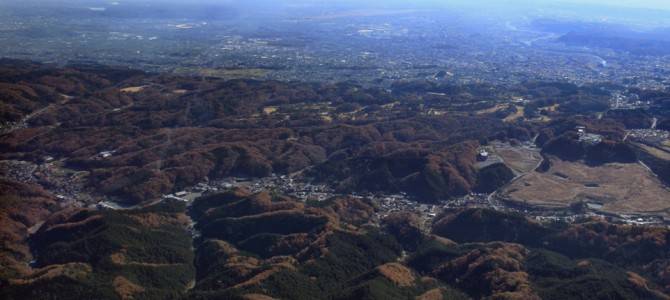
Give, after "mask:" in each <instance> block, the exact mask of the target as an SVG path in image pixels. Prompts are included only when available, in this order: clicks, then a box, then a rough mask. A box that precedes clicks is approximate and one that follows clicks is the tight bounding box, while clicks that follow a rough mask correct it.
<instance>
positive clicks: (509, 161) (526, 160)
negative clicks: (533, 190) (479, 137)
mask: <svg viewBox="0 0 670 300" xmlns="http://www.w3.org/2000/svg"><path fill="white" fill-rule="evenodd" d="M494 145H495V151H496V153H497V154H498V155H499V156H500V157H501V158H502V160H503V161H504V162H505V164H506V165H507V166H508V167H510V168H512V169H513V170H514V171H516V172H518V173H520V174H521V173H526V172H530V171H532V170H533V169H534V168H535V167H536V166H537V164H538V163H539V162H540V160H541V159H542V156H541V155H540V151H539V150H538V149H532V148H527V147H513V146H511V145H510V144H508V143H495V144H494Z"/></svg>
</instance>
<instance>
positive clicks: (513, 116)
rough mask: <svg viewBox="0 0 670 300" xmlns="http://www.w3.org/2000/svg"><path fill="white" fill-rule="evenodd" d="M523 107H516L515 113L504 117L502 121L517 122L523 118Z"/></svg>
mask: <svg viewBox="0 0 670 300" xmlns="http://www.w3.org/2000/svg"><path fill="white" fill-rule="evenodd" d="M524 109H525V107H523V106H519V105H517V106H516V113H515V114H510V115H509V116H507V117H505V118H504V119H503V121H505V122H514V121H516V120H518V119H519V118H521V117H523V113H524Z"/></svg>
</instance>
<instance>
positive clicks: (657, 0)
mask: <svg viewBox="0 0 670 300" xmlns="http://www.w3.org/2000/svg"><path fill="white" fill-rule="evenodd" d="M536 2H537V3H540V2H542V1H541V0H540V1H536ZM556 2H574V3H594V4H610V5H617V6H625V7H644V8H657V9H667V10H670V1H669V0H562V1H556Z"/></svg>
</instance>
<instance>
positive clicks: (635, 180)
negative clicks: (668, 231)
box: [499, 157, 670, 216]
mask: <svg viewBox="0 0 670 300" xmlns="http://www.w3.org/2000/svg"><path fill="white" fill-rule="evenodd" d="M551 162H552V163H553V165H552V167H551V168H550V169H549V171H547V172H545V173H539V172H531V173H528V174H527V175H525V176H523V177H521V178H519V179H518V180H516V181H515V182H513V183H512V184H511V185H509V186H507V187H505V188H503V189H502V190H501V191H500V193H499V195H500V196H502V197H503V198H506V199H508V200H511V201H515V202H520V203H524V204H528V205H535V206H541V207H547V208H565V207H569V206H570V205H571V204H573V203H576V202H579V201H585V202H589V203H594V204H602V205H603V206H602V208H601V209H600V210H601V211H603V212H607V213H615V214H641V215H661V216H670V214H669V212H670V190H668V189H667V188H665V187H664V186H663V185H662V183H661V182H659V180H658V179H657V178H656V177H655V176H654V175H653V174H652V173H650V172H649V171H648V170H647V169H645V168H644V167H643V166H641V165H639V164H621V163H611V164H605V165H602V166H598V167H590V166H587V165H585V164H583V163H580V162H565V161H561V160H559V159H557V158H553V157H552V158H551Z"/></svg>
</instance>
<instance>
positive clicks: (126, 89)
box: [121, 85, 147, 93]
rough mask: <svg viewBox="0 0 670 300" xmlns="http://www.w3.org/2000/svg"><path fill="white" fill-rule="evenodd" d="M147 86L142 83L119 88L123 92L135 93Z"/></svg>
mask: <svg viewBox="0 0 670 300" xmlns="http://www.w3.org/2000/svg"><path fill="white" fill-rule="evenodd" d="M146 87H147V85H142V86H133V87H127V88H125V89H121V92H124V93H137V92H140V91H142V90H144V89H145V88H146Z"/></svg>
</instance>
